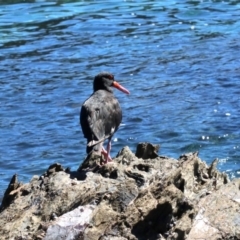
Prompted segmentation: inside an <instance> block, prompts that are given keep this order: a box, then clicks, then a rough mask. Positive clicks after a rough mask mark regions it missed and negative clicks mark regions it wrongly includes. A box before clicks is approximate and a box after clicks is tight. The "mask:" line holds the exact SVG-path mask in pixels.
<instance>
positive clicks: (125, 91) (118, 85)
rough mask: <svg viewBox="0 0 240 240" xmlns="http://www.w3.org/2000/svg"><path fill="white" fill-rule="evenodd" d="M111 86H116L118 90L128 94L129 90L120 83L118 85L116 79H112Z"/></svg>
mask: <svg viewBox="0 0 240 240" xmlns="http://www.w3.org/2000/svg"><path fill="white" fill-rule="evenodd" d="M113 87H115V88H117V89H118V90H120V91H122V92H124V93H126V94H130V92H129V91H128V90H127V89H126V88H125V87H123V86H122V85H120V84H119V83H118V82H116V81H113Z"/></svg>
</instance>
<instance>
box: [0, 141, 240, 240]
mask: <svg viewBox="0 0 240 240" xmlns="http://www.w3.org/2000/svg"><path fill="white" fill-rule="evenodd" d="M157 151H158V146H156V145H152V144H149V143H142V144H140V145H139V146H138V147H137V151H136V155H137V156H136V155H135V154H134V153H132V152H131V151H130V149H129V148H128V147H125V148H123V149H122V150H121V151H120V152H119V153H118V155H117V156H116V158H115V159H113V162H111V163H108V164H106V165H101V164H102V159H101V156H98V155H89V156H88V157H87V158H86V160H85V161H84V162H83V163H82V164H81V166H80V167H79V169H78V171H76V172H71V171H69V170H68V169H64V168H63V167H62V166H61V165H60V164H53V165H51V166H50V167H49V169H48V170H47V171H46V173H44V174H43V175H42V176H40V177H38V176H34V177H33V178H32V180H31V181H30V182H29V183H27V184H24V185H19V184H18V183H17V181H16V177H14V178H13V180H12V182H11V183H10V185H9V186H10V188H8V189H7V190H6V193H5V196H4V201H3V203H2V208H1V212H0V226H1V228H0V234H1V237H2V238H3V239H39V240H40V239H45V240H50V239H88V240H96V239H99V240H126V239H127V240H136V239H140V240H141V239H142V240H145V239H154V240H155V239H159V240H160V239H161V240H163V239H167V240H170V239H171V240H172V239H177V240H181V239H188V240H192V239H199V238H201V239H211V240H215V239H240V227H239V226H240V224H239V223H240V214H239V210H238V209H239V204H240V192H239V186H240V181H239V180H235V181H232V182H230V181H229V180H228V177H227V175H226V174H225V173H220V172H219V171H218V170H217V169H216V164H217V160H215V161H213V163H212V164H211V165H210V166H207V164H206V163H204V162H203V161H201V159H199V158H198V153H189V154H184V155H182V156H180V158H179V159H178V160H176V159H172V158H168V157H163V156H159V155H157ZM13 193H14V194H13ZM64 236H65V237H64Z"/></svg>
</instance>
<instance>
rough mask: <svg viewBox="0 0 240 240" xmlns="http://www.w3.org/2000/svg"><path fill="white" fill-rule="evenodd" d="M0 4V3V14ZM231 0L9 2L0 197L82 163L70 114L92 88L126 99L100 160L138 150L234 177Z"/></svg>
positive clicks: (1, 50) (235, 34)
mask: <svg viewBox="0 0 240 240" xmlns="http://www.w3.org/2000/svg"><path fill="white" fill-rule="evenodd" d="M2 2H5V3H2ZM239 3H240V1H207V0H202V1H197V0H195V1H185V0H183V1H170V0H169V1H159V2H158V1H144V0H142V1H140V0H139V1H133V0H132V1H127V0H125V1H115V0H111V1H99V0H97V1H93V0H89V1H76V0H75V1H74V0H72V1H71V0H68V1H64V0H59V1H50V0H35V1H34V0H26V1H23V0H12V1H11V0H9V1H1V3H0V10H1V11H0V36H1V37H0V76H1V77H0V104H1V108H0V116H1V117H0V128H1V134H0V169H1V172H0V198H1V197H2V195H3V193H4V190H5V189H6V187H7V185H8V183H9V180H10V178H11V177H12V175H13V174H15V173H17V174H18V177H19V180H20V181H23V182H27V181H29V180H30V179H31V177H32V176H33V175H34V174H38V175H39V174H41V173H43V172H44V171H45V170H46V168H47V167H48V166H49V165H50V164H52V163H54V162H59V163H61V164H63V165H64V167H71V169H72V170H76V169H77V168H78V166H79V164H80V163H81V162H82V160H83V159H84V157H85V144H86V143H85V139H84V138H83V135H82V132H81V130H80V127H79V111H80V108H81V104H82V103H83V101H84V100H85V99H86V98H87V97H88V96H89V95H90V94H91V92H92V80H93V77H94V76H95V75H96V74H97V73H98V72H100V71H103V70H105V71H110V72H112V73H113V74H114V75H115V78H116V79H117V80H118V81H119V82H120V83H121V84H122V85H123V86H124V87H126V88H127V89H128V90H129V91H130V92H131V95H129V96H127V95H125V94H122V93H121V92H117V91H115V94H116V95H117V97H118V98H119V101H120V103H121V106H122V110H123V122H122V125H121V128H120V129H119V131H118V132H117V133H116V135H115V136H114V139H113V140H114V141H113V145H112V153H111V155H112V156H115V155H116V154H117V152H118V151H119V150H120V149H121V148H122V147H124V146H126V145H128V146H129V147H130V148H131V149H132V150H133V151H135V148H136V145H137V143H138V142H142V141H148V142H152V143H158V144H160V145H161V149H160V154H161V155H167V156H170V157H174V158H178V157H179V156H180V155H181V154H183V153H186V152H190V151H199V156H200V157H201V158H202V159H203V160H205V161H206V162H207V163H208V164H209V163H210V162H212V161H213V160H214V159H215V158H219V160H220V163H219V165H218V168H219V169H220V170H221V171H226V172H227V173H228V174H229V176H230V177H239V175H240V170H239V169H240V129H239V126H240V111H239V108H240V99H239V98H240V87H239V79H240V58H239V50H240V41H239V37H240V4H239Z"/></svg>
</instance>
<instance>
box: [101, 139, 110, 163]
mask: <svg viewBox="0 0 240 240" xmlns="http://www.w3.org/2000/svg"><path fill="white" fill-rule="evenodd" d="M110 150H111V139H109V140H108V145H107V151H106V150H105V149H104V147H102V154H103V155H104V157H105V162H104V163H105V164H106V163H108V162H111V161H112V158H111V156H110Z"/></svg>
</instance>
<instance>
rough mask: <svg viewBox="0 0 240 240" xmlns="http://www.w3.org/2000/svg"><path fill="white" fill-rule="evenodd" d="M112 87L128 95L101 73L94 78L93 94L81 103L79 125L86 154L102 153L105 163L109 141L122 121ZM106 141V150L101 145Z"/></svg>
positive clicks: (109, 148)
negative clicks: (85, 140)
mask: <svg viewBox="0 0 240 240" xmlns="http://www.w3.org/2000/svg"><path fill="white" fill-rule="evenodd" d="M112 87H115V88H117V89H118V90H120V91H122V92H124V93H126V94H129V91H128V90H127V89H126V88H124V87H123V86H121V85H120V84H119V83H118V82H116V81H115V80H114V76H113V75H112V74H111V73H108V72H101V73H99V74H98V75H97V76H95V78H94V82H93V94H92V95H91V96H90V97H89V98H88V99H87V100H86V101H85V102H84V103H83V106H82V108H81V112H80V124H81V127H82V131H83V134H84V137H85V138H86V139H87V150H86V151H87V153H90V152H91V151H95V152H98V153H102V154H103V155H104V157H105V162H104V163H107V162H110V161H112V159H111V157H110V154H109V153H110V150H111V139H112V136H113V134H114V133H115V132H116V131H117V129H118V127H119V125H120V123H121V121H122V110H121V108H120V105H119V102H118V100H117V98H115V96H114V95H113V90H112ZM106 139H108V144H107V150H105V149H104V147H103V143H104V141H105V140H106Z"/></svg>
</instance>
